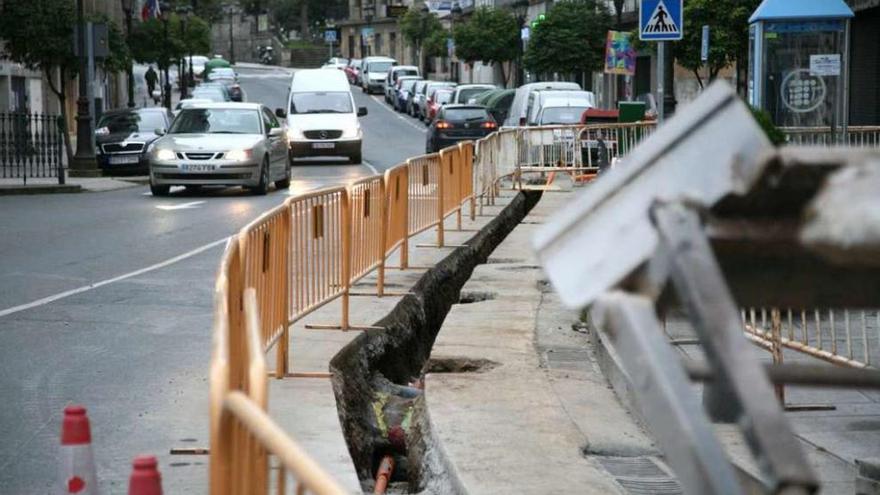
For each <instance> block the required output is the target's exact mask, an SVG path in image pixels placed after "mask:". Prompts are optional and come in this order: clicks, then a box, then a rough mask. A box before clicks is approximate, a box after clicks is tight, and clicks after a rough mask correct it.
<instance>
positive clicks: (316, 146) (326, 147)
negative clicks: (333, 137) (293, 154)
mask: <svg viewBox="0 0 880 495" xmlns="http://www.w3.org/2000/svg"><path fill="white" fill-rule="evenodd" d="M335 147H336V143H312V149H316V150H332V149H333V148H335Z"/></svg>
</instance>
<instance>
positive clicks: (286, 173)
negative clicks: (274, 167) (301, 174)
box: [275, 164, 290, 189]
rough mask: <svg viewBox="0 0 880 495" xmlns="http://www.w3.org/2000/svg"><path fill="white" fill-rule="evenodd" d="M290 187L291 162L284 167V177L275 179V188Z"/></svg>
mask: <svg viewBox="0 0 880 495" xmlns="http://www.w3.org/2000/svg"><path fill="white" fill-rule="evenodd" d="M288 187H290V164H288V165H287V166H286V167H284V178H283V179H281V180H276V181H275V189H287V188H288Z"/></svg>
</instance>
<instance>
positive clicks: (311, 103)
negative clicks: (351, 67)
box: [290, 91, 352, 114]
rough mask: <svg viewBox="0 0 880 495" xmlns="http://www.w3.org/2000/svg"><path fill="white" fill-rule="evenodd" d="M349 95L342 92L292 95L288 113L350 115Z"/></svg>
mask: <svg viewBox="0 0 880 495" xmlns="http://www.w3.org/2000/svg"><path fill="white" fill-rule="evenodd" d="M351 112H352V109H351V95H350V93H347V92H344V91H335V92H320V93H294V94H293V98H292V99H291V100H290V113H292V114H302V113H351Z"/></svg>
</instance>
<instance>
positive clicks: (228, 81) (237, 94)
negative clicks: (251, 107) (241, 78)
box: [208, 67, 244, 101]
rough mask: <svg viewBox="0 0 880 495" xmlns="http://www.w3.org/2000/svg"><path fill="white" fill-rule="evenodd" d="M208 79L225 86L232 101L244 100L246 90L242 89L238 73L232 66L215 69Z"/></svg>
mask: <svg viewBox="0 0 880 495" xmlns="http://www.w3.org/2000/svg"><path fill="white" fill-rule="evenodd" d="M208 81H209V82H212V83H219V84H222V85H223V86H225V87H226V91H227V92H228V93H229V100H230V101H242V100H244V91H242V89H241V85H240V84H239V83H238V73H237V72H235V70H233V69H232V68H231V67H220V68H217V69H214V70H213V71H211V74H210V75H209V76H208Z"/></svg>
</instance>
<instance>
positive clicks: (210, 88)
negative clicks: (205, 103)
mask: <svg viewBox="0 0 880 495" xmlns="http://www.w3.org/2000/svg"><path fill="white" fill-rule="evenodd" d="M190 96H191V97H192V98H197V99H200V100H211V101H213V102H215V103H222V102H224V101H232V98H231V97H230V95H229V90H228V89H227V88H226V86H224V85H222V84H219V83H216V84H204V83H203V84H200V85H199V86H198V87H196V88H195V89H193V92H192V94H191V95H190Z"/></svg>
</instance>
